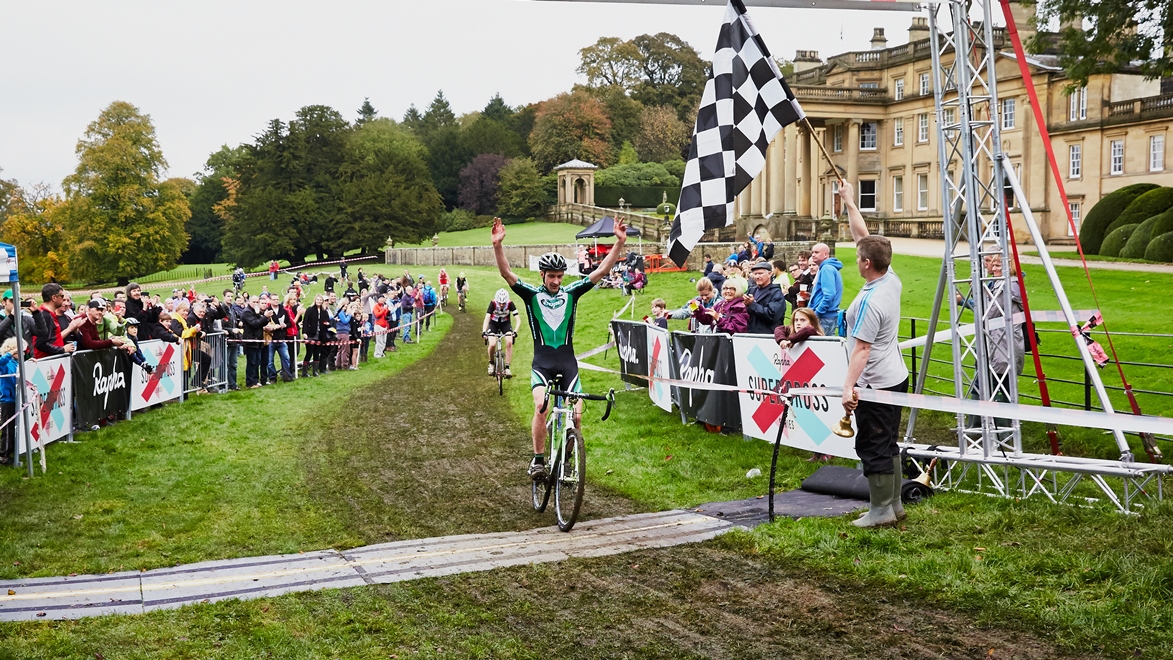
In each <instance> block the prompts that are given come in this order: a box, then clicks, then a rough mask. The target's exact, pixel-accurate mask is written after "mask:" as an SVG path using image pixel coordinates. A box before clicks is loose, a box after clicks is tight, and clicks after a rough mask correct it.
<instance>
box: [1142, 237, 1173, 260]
mask: <svg viewBox="0 0 1173 660" xmlns="http://www.w3.org/2000/svg"><path fill="white" fill-rule="evenodd" d="M1144 258H1145V259H1148V260H1149V261H1164V262H1165V263H1173V231H1167V232H1165V233H1164V234H1161V235H1160V236H1157V237H1156V238H1154V239H1153V240H1151V241H1149V246H1148V248H1146V249H1145V251H1144Z"/></svg>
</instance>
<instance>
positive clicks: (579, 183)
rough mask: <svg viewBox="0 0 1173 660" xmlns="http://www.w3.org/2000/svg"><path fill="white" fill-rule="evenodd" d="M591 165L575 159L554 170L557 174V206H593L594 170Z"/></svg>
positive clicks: (595, 166) (593, 166) (594, 167)
mask: <svg viewBox="0 0 1173 660" xmlns="http://www.w3.org/2000/svg"><path fill="white" fill-rule="evenodd" d="M597 169H599V166H598V165H592V164H590V163H588V162H586V161H582V160H578V159H577V158H576V159H574V160H572V161H568V162H565V163H562V164H561V165H559V166H558V167H555V168H554V171H555V172H557V173H558V206H564V205H566V204H586V205H587V206H594V205H595V170H597Z"/></svg>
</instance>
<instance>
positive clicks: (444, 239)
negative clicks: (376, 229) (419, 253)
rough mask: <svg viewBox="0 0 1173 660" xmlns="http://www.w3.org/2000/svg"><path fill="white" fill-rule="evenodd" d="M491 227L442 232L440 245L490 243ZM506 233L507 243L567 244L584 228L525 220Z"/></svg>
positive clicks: (423, 245)
mask: <svg viewBox="0 0 1173 660" xmlns="http://www.w3.org/2000/svg"><path fill="white" fill-rule="evenodd" d="M491 229H492V228H491V227H481V228H479V229H467V230H465V231H451V232H449V231H445V232H440V243H439V245H438V247H467V246H469V245H489V233H490V231H491ZM507 229H508V231H507V232H506V235H505V244H506V245H545V244H559V245H567V244H570V243H574V235H575V234H577V233H578V232H580V231H582V230H583V229H584V228H583V227H580V226H578V225H572V224H568V223H564V222H525V223H522V224H518V225H509V226H508V228H507ZM395 245H396V247H431V246H432V241H431V239H428V240H425V241H422V242H420V243H417V244H415V245H407V244H400V243H396V244H395Z"/></svg>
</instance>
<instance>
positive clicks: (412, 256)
mask: <svg viewBox="0 0 1173 660" xmlns="http://www.w3.org/2000/svg"><path fill="white" fill-rule="evenodd" d="M547 252H557V253H559V254H561V255H562V256H563V257H566V259H567V261H572V260H574V258H575V257H574V246H573V245H565V244H563V245H506V246H505V259H506V260H507V261H509V265H510V266H511V267H512V268H517V269H528V268H529V258H530V256H535V257H537V256H541V255H543V254H545V253H547ZM386 263H388V264H402V265H406V266H436V267H439V266H490V267H492V266H496V265H497V260H496V259H495V258H494V257H493V247H492V246H491V245H477V246H472V247H435V248H389V249H388V250H387V259H386Z"/></svg>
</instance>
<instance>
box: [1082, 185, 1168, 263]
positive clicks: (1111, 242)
mask: <svg viewBox="0 0 1173 660" xmlns="http://www.w3.org/2000/svg"><path fill="white" fill-rule="evenodd" d="M1169 234H1173V188H1165V187H1161V186H1157V185H1155V184H1152V183H1137V184H1133V185H1131V186H1125V187H1123V188H1121V189H1120V190H1117V191H1115V192H1112V193H1109V194H1107V195H1104V196H1103V197H1102V198H1101V199H1100V201H1099V203H1097V204H1096V205H1095V206H1093V207H1092V209H1091V210H1090V211H1088V213H1087V215H1086V216H1085V217H1084V221H1083V226H1082V227H1080V229H1079V241H1080V243H1081V244H1082V245H1083V249H1084V252H1086V253H1087V254H1099V255H1101V256H1105V257H1124V258H1126V259H1150V260H1153V261H1173V255H1170V254H1169V244H1170V241H1171V240H1173V238H1169V237H1168V236H1167V235H1169ZM1150 248H1151V249H1150Z"/></svg>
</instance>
